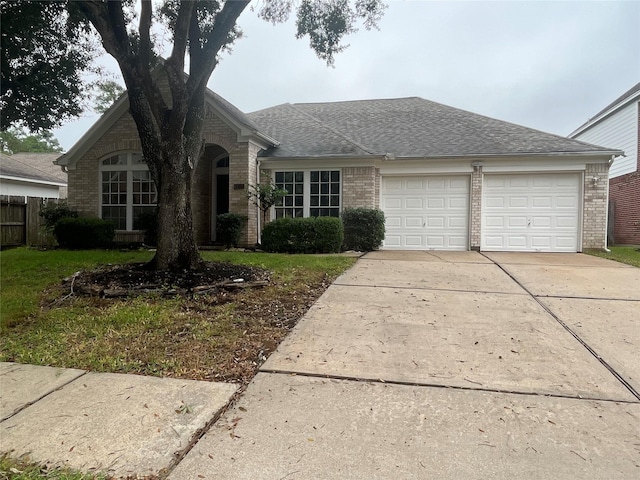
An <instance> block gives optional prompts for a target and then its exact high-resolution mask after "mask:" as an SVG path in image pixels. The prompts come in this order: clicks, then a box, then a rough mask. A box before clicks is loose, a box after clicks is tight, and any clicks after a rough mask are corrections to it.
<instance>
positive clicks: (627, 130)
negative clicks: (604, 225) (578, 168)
mask: <svg viewBox="0 0 640 480" xmlns="http://www.w3.org/2000/svg"><path fill="white" fill-rule="evenodd" d="M569 137H570V138H573V139H576V140H581V141H583V142H587V143H592V144H596V145H606V146H607V147H610V148H616V149H619V150H623V151H624V156H620V157H617V158H616V159H615V160H614V162H613V165H612V166H611V168H610V169H609V201H610V205H609V214H610V216H611V217H612V218H610V219H609V223H610V224H611V225H612V226H613V229H610V237H611V240H613V243H618V244H627V245H640V158H638V156H639V142H640V82H639V83H637V84H636V85H635V86H633V87H632V88H631V89H630V90H628V91H627V92H625V93H624V94H623V95H621V96H620V97H619V98H617V99H616V100H614V101H613V102H612V103H611V104H609V105H607V106H606V107H605V108H604V109H602V110H601V111H600V112H598V113H597V114H596V115H595V116H593V117H592V118H590V119H589V120H588V121H587V122H585V123H584V124H583V125H582V126H580V127H579V128H578V129H576V130H575V131H574V132H573V133H571V134H570V135H569Z"/></svg>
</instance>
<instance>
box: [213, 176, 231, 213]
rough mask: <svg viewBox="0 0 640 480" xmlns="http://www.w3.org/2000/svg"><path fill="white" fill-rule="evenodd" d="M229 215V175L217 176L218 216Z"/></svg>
mask: <svg viewBox="0 0 640 480" xmlns="http://www.w3.org/2000/svg"><path fill="white" fill-rule="evenodd" d="M223 213H229V175H219V174H218V175H216V215H222V214H223Z"/></svg>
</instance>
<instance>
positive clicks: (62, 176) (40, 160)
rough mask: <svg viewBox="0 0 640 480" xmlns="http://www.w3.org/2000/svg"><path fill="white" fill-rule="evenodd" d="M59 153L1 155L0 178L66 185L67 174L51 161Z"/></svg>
mask: <svg viewBox="0 0 640 480" xmlns="http://www.w3.org/2000/svg"><path fill="white" fill-rule="evenodd" d="M59 156H60V153H15V154H13V155H4V154H2V159H1V161H0V174H1V175H2V176H9V177H16V178H23V179H25V180H35V181H38V182H44V183H53V184H64V185H66V184H67V174H66V173H65V172H63V171H62V170H61V168H60V167H59V166H57V165H54V164H53V161H54V160H56V159H57V158H58V157H59Z"/></svg>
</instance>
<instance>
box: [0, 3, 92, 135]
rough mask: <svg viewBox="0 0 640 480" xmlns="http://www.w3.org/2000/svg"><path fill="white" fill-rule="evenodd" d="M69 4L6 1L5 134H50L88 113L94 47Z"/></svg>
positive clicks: (1, 39) (0, 93)
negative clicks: (86, 79) (87, 77)
mask: <svg viewBox="0 0 640 480" xmlns="http://www.w3.org/2000/svg"><path fill="white" fill-rule="evenodd" d="M66 3H67V2H64V1H37V2H36V1H24V0H1V1H0V16H1V21H0V31H1V32H0V49H1V50H2V58H1V60H0V67H1V68H0V70H1V77H0V107H1V108H2V116H1V117H0V130H2V131H4V130H6V129H7V128H9V127H10V126H16V127H17V126H26V127H27V128H29V130H31V131H34V132H35V131H38V130H41V129H46V130H49V129H51V128H54V127H57V126H60V125H61V124H62V123H64V121H65V120H67V119H69V118H73V117H76V116H78V115H79V114H80V113H81V112H82V110H83V102H84V99H85V96H86V94H87V92H88V90H89V86H88V85H86V84H85V83H83V82H82V81H81V79H82V76H83V74H84V73H86V72H89V71H95V70H96V69H95V68H94V67H92V59H93V56H94V43H93V42H91V41H90V37H89V28H90V27H89V25H88V24H87V23H86V21H83V20H82V17H80V16H78V15H73V14H70V13H69V11H68V10H67V9H66Z"/></svg>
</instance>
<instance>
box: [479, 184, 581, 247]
mask: <svg viewBox="0 0 640 480" xmlns="http://www.w3.org/2000/svg"><path fill="white" fill-rule="evenodd" d="M485 186H487V188H484V187H485ZM483 191H484V192H485V193H484V194H483V204H482V241H481V248H482V249H483V250H494V251H495V250H519V251H563V252H567V251H569V252H575V251H577V250H578V227H579V225H580V222H579V213H580V201H579V198H580V175H579V174H574V173H560V174H523V175H502V174H500V175H498V174H495V175H491V174H487V175H485V177H484V181H483ZM488 192H490V193H488Z"/></svg>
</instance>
